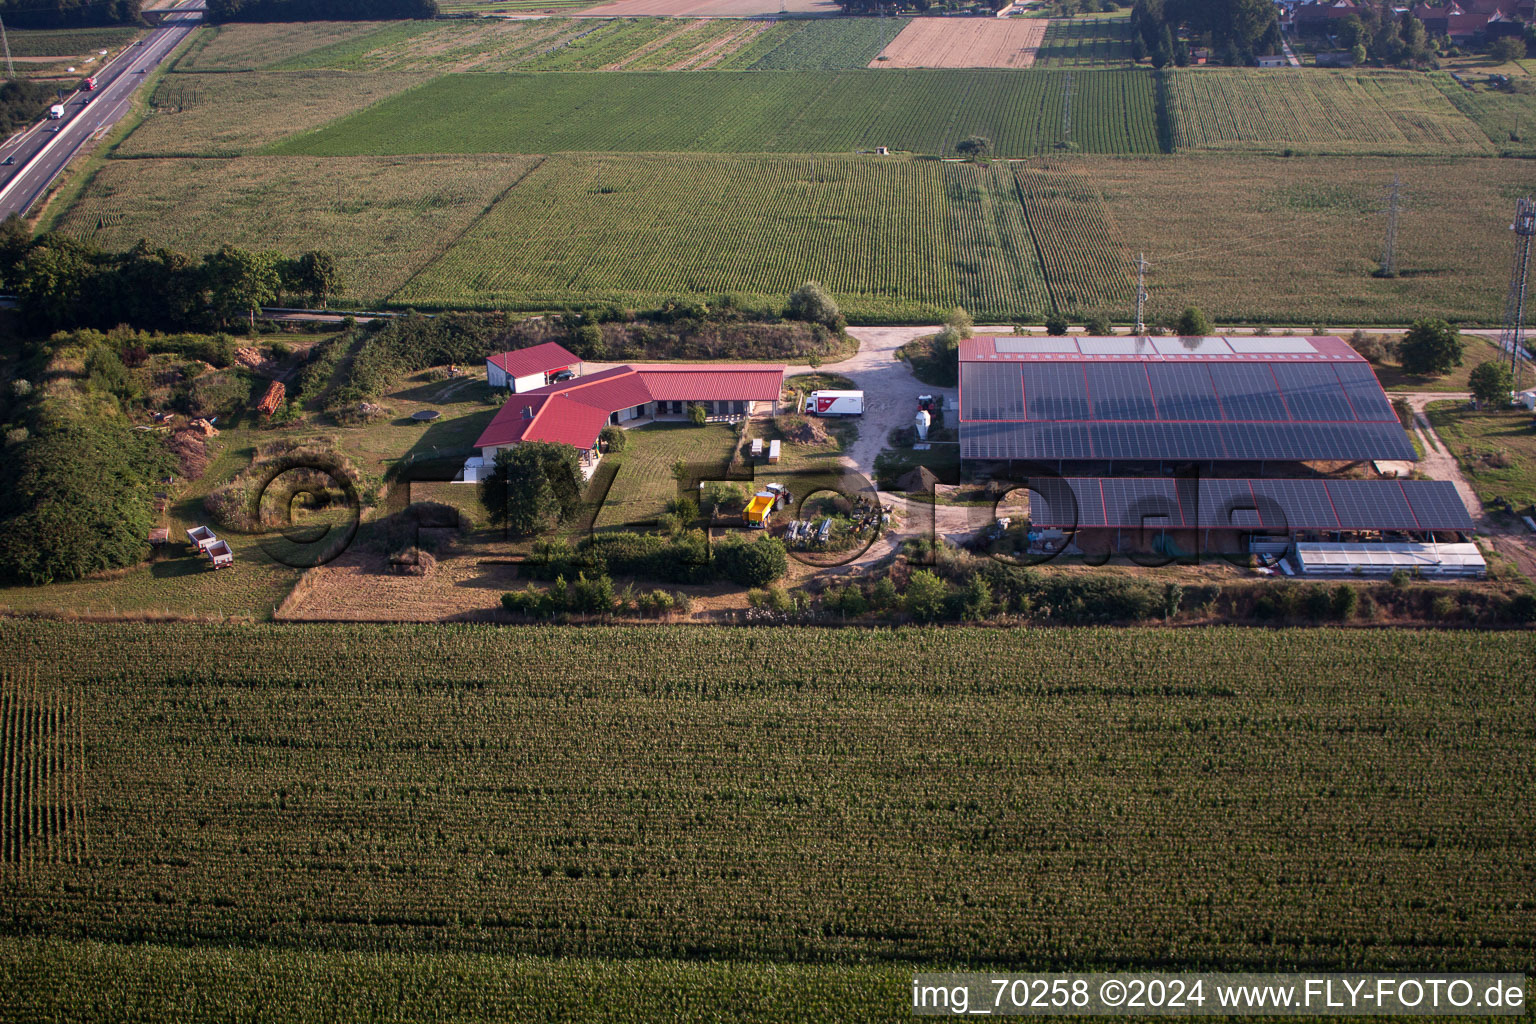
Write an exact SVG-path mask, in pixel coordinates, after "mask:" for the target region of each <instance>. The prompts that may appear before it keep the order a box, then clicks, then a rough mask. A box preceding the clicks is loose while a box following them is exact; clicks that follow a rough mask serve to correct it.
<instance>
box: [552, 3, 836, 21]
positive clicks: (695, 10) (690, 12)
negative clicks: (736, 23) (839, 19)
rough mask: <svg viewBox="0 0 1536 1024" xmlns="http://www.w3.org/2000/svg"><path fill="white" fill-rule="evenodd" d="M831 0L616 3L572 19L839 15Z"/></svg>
mask: <svg viewBox="0 0 1536 1024" xmlns="http://www.w3.org/2000/svg"><path fill="white" fill-rule="evenodd" d="M840 11H841V8H839V7H838V5H837V4H836V3H835V2H833V0H783V2H780V0H616V2H615V3H611V4H603V5H602V6H601V7H589V8H587V9H586V10H584V11H572V12H571V17H573V18H634V17H641V16H654V17H662V18H770V17H774V16H776V15H778V14H838V13H839V12H840Z"/></svg>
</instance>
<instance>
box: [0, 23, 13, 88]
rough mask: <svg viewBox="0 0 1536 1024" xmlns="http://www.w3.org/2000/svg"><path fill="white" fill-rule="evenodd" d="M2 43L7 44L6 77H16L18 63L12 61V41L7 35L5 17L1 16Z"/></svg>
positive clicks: (0, 36)
mask: <svg viewBox="0 0 1536 1024" xmlns="http://www.w3.org/2000/svg"><path fill="white" fill-rule="evenodd" d="M0 43H4V44H5V77H6V78H11V79H14V78H15V77H16V65H15V64H12V63H11V41H10V39H8V38H6V35H5V19H4V18H0Z"/></svg>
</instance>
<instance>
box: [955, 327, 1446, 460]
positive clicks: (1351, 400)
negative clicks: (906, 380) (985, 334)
mask: <svg viewBox="0 0 1536 1024" xmlns="http://www.w3.org/2000/svg"><path fill="white" fill-rule="evenodd" d="M1109 340H1125V341H1130V340H1132V339H1109ZM1154 340H1157V341H1164V342H1170V343H1175V344H1177V343H1178V341H1179V339H1168V338H1164V339H1154ZM1206 340H1207V341H1209V340H1211V339H1206ZM960 390H961V395H962V399H963V401H962V402H961V413H962V415H961V431H960V441H961V447H960V455H961V457H962V458H967V459H1027V460H1050V461H1055V460H1061V459H1074V460H1080V459H1131V460H1232V459H1246V460H1254V461H1259V460H1266V459H1269V460H1273V459H1283V460H1308V459H1317V460H1339V461H1356V460H1363V459H1407V460H1412V459H1414V458H1416V455H1415V453H1414V451H1413V446H1412V444H1411V442H1410V441H1409V440H1408V436H1407V434H1406V433H1404V431H1403V429H1402V427H1401V425H1400V424H1399V423H1398V420H1397V416H1396V414H1395V413H1394V412H1393V411H1392V407H1391V405H1390V404H1389V403H1388V402H1387V400H1386V397H1385V395H1384V394H1383V393H1382V390H1381V385H1380V384H1379V383H1378V382H1377V380H1376V377H1375V374H1373V373H1372V372H1371V369H1370V367H1369V366H1368V365H1366V364H1365V363H1363V362H1360V363H1356V362H1349V361H1344V360H1338V359H1328V360H1319V361H1316V362H1301V361H1290V362H1286V361H1284V360H1243V359H1232V360H1226V361H1223V360H1204V361H1198V360H1190V361H1187V362H1181V361H1163V360H1115V359H1106V360H1093V359H1075V360H1063V361H1059V362H1051V361H1009V362H995V363H989V362H969V361H968V362H963V363H961V373H960ZM979 420H991V421H1010V422H1006V423H1001V424H999V423H993V424H990V425H989V426H988V427H987V429H985V430H982V429H978V426H979V425H978V424H977V422H976V421H979Z"/></svg>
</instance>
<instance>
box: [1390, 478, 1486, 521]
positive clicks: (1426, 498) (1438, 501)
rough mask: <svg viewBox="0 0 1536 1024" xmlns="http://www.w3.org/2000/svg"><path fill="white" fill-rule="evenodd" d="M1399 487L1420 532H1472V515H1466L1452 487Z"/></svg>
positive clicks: (1411, 483)
mask: <svg viewBox="0 0 1536 1024" xmlns="http://www.w3.org/2000/svg"><path fill="white" fill-rule="evenodd" d="M1402 485H1403V493H1404V494H1405V495H1407V496H1408V505H1409V507H1410V508H1412V509H1413V518H1415V519H1417V520H1418V522H1419V528H1420V529H1424V530H1464V531H1470V530H1471V529H1472V513H1470V512H1468V511H1467V506H1466V504H1465V503H1464V502H1462V500H1461V495H1459V494H1457V493H1456V488H1455V486H1454V485H1452V484H1450V483H1448V482H1446V481H1444V480H1404V481H1402Z"/></svg>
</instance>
